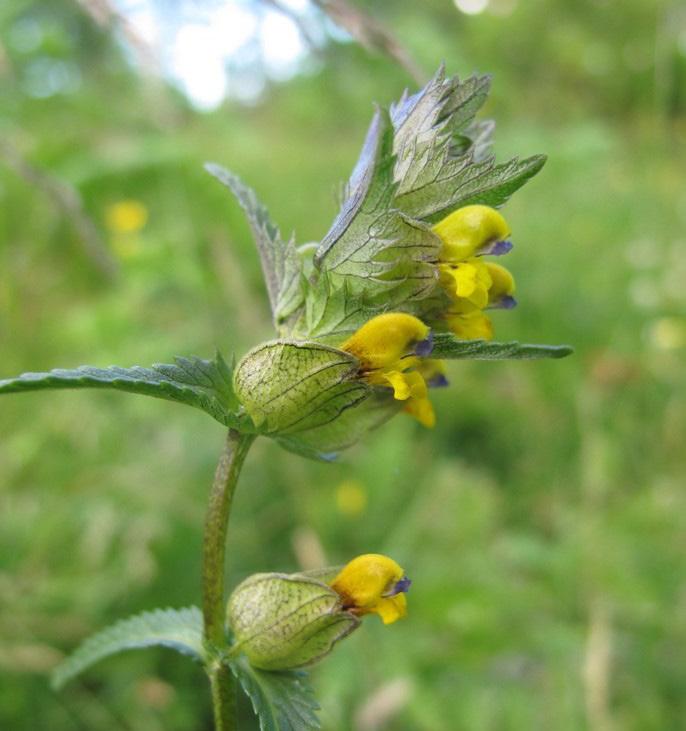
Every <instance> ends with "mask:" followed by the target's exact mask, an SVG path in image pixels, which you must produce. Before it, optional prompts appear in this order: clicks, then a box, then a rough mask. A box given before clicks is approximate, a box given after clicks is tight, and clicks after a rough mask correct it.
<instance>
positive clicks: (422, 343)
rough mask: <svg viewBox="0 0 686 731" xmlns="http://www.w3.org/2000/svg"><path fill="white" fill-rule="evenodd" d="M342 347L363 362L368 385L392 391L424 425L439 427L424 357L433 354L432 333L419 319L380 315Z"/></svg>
mask: <svg viewBox="0 0 686 731" xmlns="http://www.w3.org/2000/svg"><path fill="white" fill-rule="evenodd" d="M340 347H341V350H345V351H346V352H347V353H350V354H352V355H354V356H355V357H356V358H357V359H358V360H359V361H360V367H361V376H362V378H363V379H364V380H365V381H367V383H370V384H372V385H373V386H386V387H389V388H392V389H393V397H394V398H395V399H397V400H398V401H405V402H406V403H405V409H404V410H405V411H406V412H407V413H408V414H410V415H411V416H414V417H415V418H416V419H417V420H418V421H419V422H420V423H421V424H423V425H424V426H427V427H432V426H433V425H434V424H435V422H436V418H435V416H434V411H433V406H432V405H431V402H430V401H429V395H428V389H427V381H426V380H425V377H424V375H423V373H422V368H423V367H424V366H423V365H422V364H423V362H424V360H423V358H424V357H425V356H427V355H429V354H430V353H431V348H432V340H431V331H430V329H429V327H428V326H427V325H425V324H424V323H423V322H422V321H421V320H420V319H419V318H417V317H414V316H413V315H408V314H406V313H404V312H387V313H385V314H383V315H378V316H377V317H373V318H372V319H371V320H369V322H366V323H365V324H364V325H363V326H362V327H361V328H360V329H359V330H357V332H355V333H354V334H353V335H352V336H351V337H350V338H348V340H346V341H345V343H343V345H341V346H340ZM432 385H433V384H432Z"/></svg>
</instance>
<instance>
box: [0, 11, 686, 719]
mask: <svg viewBox="0 0 686 731" xmlns="http://www.w3.org/2000/svg"><path fill="white" fill-rule="evenodd" d="M129 4H130V3H129ZM457 4H458V5H459V3H457ZM202 5H203V3H202V2H200V0H198V1H197V2H194V3H190V2H189V3H185V4H183V5H182V4H180V3H174V2H171V1H170V2H168V3H158V11H160V13H161V14H162V15H164V14H165V13H168V14H170V17H171V16H174V14H176V16H174V17H177V18H178V17H180V14H181V13H185V14H190V15H189V17H191V16H192V14H193V13H194V12H198V10H199V8H200V6H202ZM243 5H245V6H246V7H247V8H252V7H254V9H255V11H256V12H261V11H262V10H264V6H263V5H262V6H260V4H259V3H243ZM365 5H366V7H367V9H368V10H369V11H370V12H372V13H373V14H374V16H375V17H376V18H377V20H379V21H380V22H382V23H383V24H384V26H385V27H386V28H387V29H389V30H390V31H392V32H393V33H394V34H395V36H396V37H397V38H398V39H399V40H400V42H401V44H402V45H403V47H404V48H405V49H407V51H408V53H410V54H411V55H412V57H414V59H415V60H416V63H417V64H418V66H419V67H420V68H421V69H422V70H423V72H424V73H425V75H426V76H427V77H428V75H429V74H430V73H432V72H433V71H434V70H435V68H436V66H437V65H438V63H439V62H440V61H441V60H442V59H445V61H446V64H447V68H448V71H449V72H450V73H458V74H460V75H468V74H469V73H471V72H472V71H475V70H477V71H482V72H483V71H488V72H492V73H493V75H494V88H493V95H492V99H491V100H490V101H489V103H488V107H487V113H488V114H489V115H490V116H493V117H495V118H496V119H497V121H498V131H497V138H496V143H497V144H496V150H497V152H498V153H499V156H500V157H501V158H505V157H507V156H509V155H512V154H521V155H528V154H533V153H536V152H546V153H548V154H549V156H550V160H549V163H548V165H547V166H546V167H545V168H544V170H543V172H542V173H541V174H540V175H539V176H538V177H537V178H536V179H535V180H534V181H533V182H532V183H530V184H529V185H527V186H526V188H525V189H524V190H523V191H521V192H520V193H519V194H517V195H516V196H515V199H514V200H513V201H512V202H511V203H510V204H509V205H508V206H507V209H506V214H507V217H508V220H509V221H510V223H511V225H512V228H513V230H514V236H515V243H516V248H515V251H514V253H513V254H512V255H511V256H510V257H509V261H508V265H510V266H511V268H512V269H513V271H514V273H515V275H516V277H517V282H518V291H519V299H520V307H519V308H518V309H517V310H515V311H514V312H512V313H503V314H502V315H500V316H499V317H498V321H497V323H496V328H497V334H498V337H499V338H500V339H519V340H524V341H531V342H536V341H542V342H546V341H549V342H567V343H571V344H573V345H574V346H575V347H576V349H577V352H576V355H575V356H574V357H573V358H570V359H567V360H565V361H561V362H550V363H548V362H541V363H513V364H498V363H496V364H481V363H459V364H455V365H453V366H452V370H451V374H450V375H451V381H452V387H451V388H450V389H449V390H447V391H445V392H442V393H441V394H440V397H438V398H436V399H435V400H436V402H437V410H438V426H437V428H436V429H435V430H434V431H433V432H429V431H426V430H422V428H421V427H419V426H418V425H417V424H415V423H413V422H412V421H411V420H409V419H406V418H400V417H399V418H397V419H396V420H395V421H393V422H392V423H391V424H389V425H388V426H387V427H386V428H384V429H383V430H381V431H379V432H378V433H376V434H375V435H373V438H371V439H369V440H368V441H367V443H366V444H364V445H362V446H361V447H358V448H356V449H355V450H353V451H351V452H350V453H348V454H346V455H345V457H344V459H342V460H341V462H340V463H339V464H334V465H320V464H316V463H310V462H305V461H303V460H302V459H300V458H298V457H295V456H292V455H290V454H287V453H285V452H283V451H281V450H280V449H279V448H278V447H277V446H276V445H274V444H272V443H269V442H267V441H265V440H262V441H260V442H258V443H257V444H256V446H255V447H254V449H253V452H252V454H251V455H250V456H249V458H248V462H247V469H246V471H245V473H244V477H243V480H242V485H241V488H240V490H239V494H238V500H237V506H236V509H235V511H234V515H233V521H232V530H231V539H230V552H231V555H232V559H231V581H232V582H236V581H238V580H240V579H241V578H243V577H244V576H245V575H247V574H248V573H250V572H253V571H260V570H285V571H288V570H295V569H297V568H298V567H299V566H312V565H315V564H317V563H319V562H320V561H326V562H329V563H339V562H343V561H345V560H346V559H347V558H348V557H350V556H352V555H356V554H358V553H361V552H367V551H380V552H385V553H389V554H390V555H392V556H394V557H395V558H396V559H397V560H398V561H399V562H400V563H401V564H402V565H403V566H404V567H405V568H406V570H407V571H408V573H409V574H410V575H411V577H412V578H413V579H414V585H413V588H412V593H411V595H410V616H409V619H408V620H407V621H405V622H402V623H399V624H397V625H394V626H393V627H391V628H384V627H382V626H381V624H380V623H379V622H375V621H373V620H372V621H369V622H367V623H365V626H364V628H363V629H362V630H361V631H359V632H358V633H357V634H356V635H355V636H353V637H352V638H351V639H349V640H347V641H346V642H345V643H344V644H343V645H342V646H341V647H340V648H339V649H338V650H337V652H336V653H335V655H334V656H333V657H332V658H331V659H329V661H327V662H326V663H324V664H323V665H322V666H321V667H318V668H316V669H315V670H314V671H313V673H312V677H313V681H314V683H315V685H316V687H317V689H318V691H319V694H320V699H321V703H322V706H323V711H322V720H323V726H324V728H325V729H329V730H331V731H333V730H336V731H345V730H347V729H351V730H355V731H374V730H375V729H379V730H380V729H389V730H391V729H392V730H397V731H455V729H460V730H463V729H464V730H465V731H491V730H493V731H495V730H500V729H504V730H505V729H506V730H508V731H509V730H511V731H519V730H522V731H524V730H526V731H531V730H532V729H546V730H548V729H554V730H555V731H565V730H569V731H572V730H574V731H577V730H578V729H590V730H592V731H611V730H612V729H629V730H632V731H633V730H636V731H638V730H639V729H640V731H651V730H655V731H665V730H667V729H677V728H683V726H682V724H683V719H684V717H685V716H686V665H685V664H684V653H685V651H686V619H685V618H686V575H685V573H684V570H685V568H686V559H685V558H684V557H685V555H686V494H685V493H684V474H686V460H685V457H684V443H685V441H686V408H685V404H684V386H685V385H686V383H685V381H686V375H685V374H686V368H684V366H685V363H684V353H685V350H686V287H684V282H685V281H686V256H685V254H686V233H685V231H686V185H685V184H684V171H685V170H686V150H685V149H684V147H685V146H684V140H685V139H686V17H685V14H684V8H683V5H682V4H681V3H680V2H676V1H675V2H669V1H668V0H623V1H622V2H613V1H612V0H577V2H574V3H569V2H566V0H531V1H530V2H529V1H527V2H523V1H520V2H517V0H491V2H490V3H482V5H486V8H485V11H484V12H482V13H480V14H475V15H468V14H466V13H464V12H460V11H459V10H458V9H457V8H456V6H455V5H453V4H452V3H450V2H448V1H447V0H442V1H439V0H431V1H429V2H422V3H403V2H400V1H399V0H386V1H384V2H374V3H372V2H368V3H366V4H365V3H362V2H360V3H358V4H357V6H358V7H361V8H364V7H365ZM463 6H464V2H463ZM477 6H478V3H477ZM107 7H108V5H107V3H104V2H85V1H84V2H82V3H79V2H71V1H69V0H51V2H45V1H43V2H40V1H36V2H31V0H3V2H2V4H1V7H0V375H3V376H9V375H13V374H16V373H19V372H21V371H26V370H47V369H49V368H52V367H58V366H64V367H69V366H75V365H78V364H80V363H90V364H93V365H109V364H111V363H118V364H121V365H133V364H143V365H147V364H149V363H152V362H154V361H162V362H168V361H169V359H170V358H171V357H172V356H173V355H174V354H191V353H197V354H200V355H210V354H211V353H212V351H213V349H214V347H215V346H218V347H220V348H221V349H222V350H223V351H224V352H225V353H227V354H230V353H232V352H235V353H237V354H241V353H242V352H244V351H245V350H246V349H247V348H248V347H249V346H250V345H252V344H254V343H256V342H257V341H258V340H259V339H261V338H264V337H267V336H269V334H270V329H269V325H268V307H267V304H266V296H265V293H264V290H263V286H262V283H261V277H260V273H259V268H258V261H257V256H256V254H255V252H254V251H253V248H252V243H251V240H250V237H249V235H248V231H247V227H246V226H245V224H244V222H243V220H242V217H241V214H240V212H239V210H238V207H237V205H236V204H235V203H234V202H232V201H231V200H230V199H229V198H228V197H227V193H226V192H225V191H224V190H223V189H221V188H220V186H219V185H217V183H216V182H215V181H213V180H211V179H210V178H209V176H207V175H206V174H205V173H204V172H203V170H202V163H203V162H204V161H206V160H216V161H217V162H219V163H221V164H224V165H226V166H227V167H230V168H231V169H233V170H235V171H236V172H238V173H239V174H240V175H241V176H243V177H244V179H245V180H246V181H247V182H248V183H250V184H251V185H253V186H254V187H255V188H256V190H257V191H258V193H259V195H260V196H261V197H262V199H263V200H264V201H265V202H266V203H267V204H268V205H269V207H270V209H271V211H272V214H273V217H274V219H275V220H277V221H278V222H279V223H280V225H281V227H282V230H284V231H286V232H288V231H290V230H291V229H295V230H296V232H297V235H298V240H299V241H302V242H304V241H308V240H318V239H320V238H321V237H322V235H323V234H324V233H325V231H326V230H327V228H328V225H329V223H330V222H331V220H332V218H333V216H334V214H335V212H336V190H337V187H336V186H337V184H338V182H339V181H341V180H343V179H345V178H346V177H347V175H348V173H349V171H350V169H351V168H352V165H353V163H354V161H355V159H356V155H357V152H358V149H359V146H360V144H361V141H362V138H363V135H364V131H365V129H366V125H367V123H368V120H369V117H370V114H371V102H372V101H373V100H376V101H379V102H381V103H388V102H390V101H391V100H393V99H395V98H397V97H398V96H399V95H400V93H401V92H402V90H403V88H404V87H405V86H408V85H409V86H411V87H412V86H415V82H413V81H412V80H411V79H410V78H409V76H408V75H407V73H406V72H405V71H404V70H403V69H402V68H400V67H399V66H398V65H397V64H395V63H394V62H393V61H392V60H390V59H389V58H388V57H387V56H384V55H383V54H381V53H378V52H374V51H373V50H372V51H368V50H365V49H363V48H361V47H360V46H359V45H357V44H355V43H353V42H350V40H349V39H346V38H344V37H343V35H342V34H341V33H340V32H339V31H335V30H334V29H333V26H332V25H331V24H328V25H327V24H325V23H324V20H323V17H322V16H316V17H315V21H316V20H317V17H318V18H319V20H318V21H317V22H319V27H320V29H323V30H322V32H321V34H320V38H319V41H318V43H317V48H316V50H314V49H313V50H312V52H311V53H310V54H309V55H308V56H307V57H306V58H305V60H304V61H303V62H302V64H301V73H298V74H295V75H294V76H292V78H290V79H289V80H287V81H280V82H277V81H269V80H268V82H267V85H266V87H265V89H264V90H263V92H262V93H261V94H260V95H259V96H258V97H257V98H255V99H253V100H252V101H250V103H240V102H239V101H236V100H233V101H231V100H229V101H227V102H225V103H224V104H223V105H221V106H220V107H219V108H217V109H216V110H214V111H212V112H200V111H198V110H196V109H194V108H193V107H192V106H191V104H190V103H189V102H188V100H187V99H186V98H185V97H184V96H183V95H182V94H181V92H179V91H177V90H175V89H174V88H173V87H172V86H171V85H170V84H169V83H168V82H165V81H163V80H161V78H160V77H159V76H157V75H155V74H154V73H152V71H151V67H153V66H154V64H155V56H154V53H151V52H150V49H148V48H146V47H145V46H144V45H142V46H140V45H139V46H136V44H135V43H132V38H131V35H130V34H127V33H126V32H123V31H122V26H121V24H119V25H118V24H117V22H116V19H114V22H112V23H110V22H109V21H108V20H107V17H108V16H107V13H104V15H103V14H101V16H99V17H100V18H101V22H100V24H99V23H98V22H97V21H96V19H95V18H96V17H97V13H96V12H95V10H97V8H101V9H103V8H104V9H107ZM162 11H163V12H162ZM124 30H125V29H124ZM145 59H148V61H149V63H148V64H147V65H146V63H145ZM238 60H239V61H240V62H241V63H240V64H238V65H239V66H240V68H236V69H234V68H230V69H229V73H230V78H234V76H231V74H234V75H235V78H239V77H240V74H241V73H255V70H256V69H257V70H258V71H260V69H261V68H262V67H261V65H260V64H261V57H260V54H259V53H253V54H252V55H249V56H246V57H245V58H239V59H238ZM236 63H237V62H236ZM125 200H132V201H136V202H137V206H136V207H135V208H134V209H131V208H130V207H129V213H131V210H134V211H138V218H139V220H138V221H137V222H136V220H135V218H136V216H135V215H134V216H133V219H132V218H131V216H130V215H129V217H128V219H127V218H126V216H125V217H124V221H122V220H121V217H120V218H119V219H117V214H116V212H117V210H119V211H120V212H121V208H119V209H118V208H117V204H119V203H121V202H122V201H125ZM127 221H128V223H127ZM134 224H135V225H134ZM0 434H1V435H2V437H1V438H0V728H3V729H7V730H8V731H15V730H20V731H22V730H23V729H50V730H51V731H62V730H65V731H67V730H68V731H71V730H72V729H74V730H81V729H89V730H92V731H98V730H101V729H102V730H105V729H107V730H110V729H111V730H119V729H122V730H124V729H126V730H127V731H139V730H140V731H158V730H159V731H161V730H162V729H165V730H166V731H174V730H178V731H181V730H182V729H183V730H188V729H210V728H211V719H210V706H209V697H208V692H207V688H206V685H205V679H204V677H203V676H202V673H201V670H200V669H199V668H196V667H194V666H193V665H192V664H190V663H189V662H188V660H186V659H184V658H182V657H180V656H176V655H174V654H173V653H170V652H168V651H164V650H151V651H148V652H139V653H131V654H128V655H125V656H121V657H120V658H116V659H112V660H109V661H107V662H105V663H102V664H101V665H100V666H98V667H96V668H95V669H94V670H93V671H91V672H89V673H88V674H87V676H86V677H85V678H84V679H83V680H82V681H81V682H77V683H74V684H72V685H71V686H70V687H68V688H67V689H66V690H65V692H63V693H62V694H59V695H56V694H53V693H52V692H51V691H50V690H49V687H48V682H47V673H48V671H49V670H50V668H51V667H52V666H53V665H54V664H55V663H56V662H57V661H58V660H59V658H60V657H61V656H62V655H63V653H65V652H68V651H70V650H71V649H73V648H74V647H75V645H76V644H77V643H78V642H79V641H80V640H81V639H82V638H83V637H84V636H85V635H87V634H88V633H90V632H92V631H94V630H97V629H99V628H101V627H103V626H104V625H106V624H107V623H109V622H111V621H113V620H115V619H116V618H119V617H121V616H126V615H129V614H132V613H134V612H137V611H140V610H143V609H148V608H152V607H156V606H166V605H171V606H184V605H188V604H191V603H197V602H198V598H199V569H200V564H199V561H200V544H201V527H202V521H203V513H204V508H205V498H206V494H207V490H208V486H209V484H210V481H211V477H212V473H213V470H214V465H215V460H216V458H217V455H218V453H219V450H220V447H221V443H222V440H223V430H222V429H221V428H220V427H219V425H218V424H215V423H213V422H212V421H211V420H209V419H208V418H207V417H206V416H205V415H204V414H201V413H200V412H195V411H193V410H190V409H184V408H181V407H179V406H177V405H173V404H168V403H165V402H158V401H154V400H147V399H142V398H137V397H133V396H126V395H120V394H107V393H100V392H78V393H69V392H64V393H55V394H44V395H41V394H36V395H32V394H29V395H18V396H12V397H4V398H3V399H2V402H1V404H0ZM244 716H245V720H244V722H243V728H245V729H250V728H254V721H253V720H251V714H250V712H249V709H248V708H247V707H246V708H245V709H244Z"/></svg>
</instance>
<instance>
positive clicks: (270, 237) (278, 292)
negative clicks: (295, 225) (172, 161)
mask: <svg viewBox="0 0 686 731" xmlns="http://www.w3.org/2000/svg"><path fill="white" fill-rule="evenodd" d="M205 169H206V170H207V172H209V173H210V174H211V175H213V176H214V177H215V178H216V179H217V180H218V181H219V182H220V183H222V184H223V185H225V186H226V187H227V188H228V189H229V190H230V191H231V192H232V193H233V194H234V196H236V199H237V200H238V202H239V204H240V205H241V208H242V209H243V211H244V212H245V215H246V217H247V219H248V223H249V224H250V229H251V231H252V234H253V238H254V239H255V244H256V246H257V250H258V252H259V255H260V261H261V262H262V271H263V273H264V278H265V282H266V284H267V293H268V295H269V302H270V304H271V308H272V313H273V315H274V323H275V324H276V325H277V327H278V326H279V325H280V324H281V323H282V322H284V321H285V320H286V319H287V318H288V316H289V315H291V314H292V313H293V312H294V311H295V310H296V309H298V307H300V305H301V304H302V301H303V298H304V280H303V275H302V266H301V264H300V258H299V257H298V252H297V249H296V246H295V242H294V240H293V239H292V238H291V239H289V240H288V241H284V240H283V239H282V238H281V233H280V232H279V229H278V227H277V226H276V225H275V224H274V223H272V220H271V218H270V217H269V212H268V211H267V208H266V206H264V205H263V204H262V203H260V201H259V200H258V198H257V195H256V194H255V191H254V190H253V189H252V188H250V187H248V186H247V185H245V184H244V183H243V181H241V179H240V178H239V177H238V176H237V175H234V174H233V173H232V172H230V171H229V170H226V169H224V168H223V167H221V166H220V165H217V164H215V163H207V164H206V165H205Z"/></svg>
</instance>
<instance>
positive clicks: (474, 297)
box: [438, 259, 492, 309]
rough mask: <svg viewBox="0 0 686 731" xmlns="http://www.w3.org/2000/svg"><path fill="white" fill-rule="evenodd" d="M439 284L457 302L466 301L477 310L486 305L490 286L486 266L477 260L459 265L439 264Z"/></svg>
mask: <svg viewBox="0 0 686 731" xmlns="http://www.w3.org/2000/svg"><path fill="white" fill-rule="evenodd" d="M438 268H439V271H440V272H441V279H440V281H441V284H442V286H443V287H444V288H445V289H446V290H447V291H448V293H449V294H450V295H451V297H453V298H454V299H456V300H457V301H459V300H461V299H466V300H468V301H469V302H471V303H473V304H474V305H475V306H476V307H478V308H479V309H483V308H484V307H486V305H487V304H488V290H489V288H490V286H491V284H492V280H491V275H490V272H489V270H488V267H487V266H486V264H485V263H484V262H482V261H479V260H478V259H471V260H469V261H465V262H461V263H459V264H439V265H438Z"/></svg>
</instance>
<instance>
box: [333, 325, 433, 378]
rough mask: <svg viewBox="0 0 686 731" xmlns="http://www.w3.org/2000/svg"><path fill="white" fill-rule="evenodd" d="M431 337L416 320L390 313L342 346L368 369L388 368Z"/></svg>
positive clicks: (363, 326) (354, 335)
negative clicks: (419, 343)
mask: <svg viewBox="0 0 686 731" xmlns="http://www.w3.org/2000/svg"><path fill="white" fill-rule="evenodd" d="M428 335H429V328H428V327H427V326H426V325H425V324H424V323H423V322H422V321H421V320H420V319H418V318H417V317H414V316H413V315H408V314H406V313H404V312H387V313H385V314H383V315H377V317H374V318H372V319H371V320H369V322H366V323H365V324H364V325H362V327H361V328H360V329H359V330H358V331H357V332H355V333H354V334H353V335H351V336H350V337H349V338H348V340H346V341H345V342H344V343H343V345H341V346H340V347H341V350H345V351H346V352H348V353H351V354H352V355H354V356H355V357H356V358H358V360H359V361H360V362H361V364H362V367H363V369H365V370H371V369H380V368H389V367H392V366H395V365H396V364H397V363H398V361H399V360H400V359H401V358H402V357H403V356H405V355H408V354H409V353H411V352H412V348H413V346H414V345H415V344H416V343H418V342H419V341H421V340H425V339H426V338H427V337H428Z"/></svg>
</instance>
